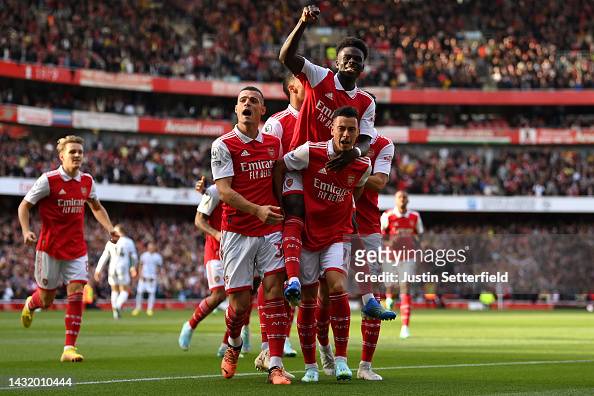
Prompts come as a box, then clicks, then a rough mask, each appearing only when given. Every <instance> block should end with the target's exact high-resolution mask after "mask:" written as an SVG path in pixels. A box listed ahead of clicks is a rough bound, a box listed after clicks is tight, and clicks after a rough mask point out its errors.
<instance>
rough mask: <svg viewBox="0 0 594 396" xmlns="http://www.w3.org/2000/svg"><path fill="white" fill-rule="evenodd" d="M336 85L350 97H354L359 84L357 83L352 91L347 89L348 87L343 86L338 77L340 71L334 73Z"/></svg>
mask: <svg viewBox="0 0 594 396" xmlns="http://www.w3.org/2000/svg"><path fill="white" fill-rule="evenodd" d="M334 85H336V89H339V90H341V91H344V92H346V94H347V95H349V97H350V98H351V99H352V98H354V97H355V95H357V86H356V85H355V88H353V89H351V90H350V91H347V90H346V89H344V88H343V86H342V84H341V83H340V80H339V79H338V73H336V74H335V75H334Z"/></svg>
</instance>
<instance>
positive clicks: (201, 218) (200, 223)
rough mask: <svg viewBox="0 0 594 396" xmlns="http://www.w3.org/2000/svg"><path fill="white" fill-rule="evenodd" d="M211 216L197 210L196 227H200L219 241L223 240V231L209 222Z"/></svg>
mask: <svg viewBox="0 0 594 396" xmlns="http://www.w3.org/2000/svg"><path fill="white" fill-rule="evenodd" d="M209 217H210V216H208V215H206V214H204V213H202V212H200V211H196V217H195V218H194V225H195V226H196V228H198V229H199V230H200V231H202V232H203V233H205V234H208V235H210V236H211V237H213V238H214V239H216V240H217V241H220V240H221V232H220V231H219V230H217V229H215V228H214V227H212V226H211V225H210V224H208V218H209Z"/></svg>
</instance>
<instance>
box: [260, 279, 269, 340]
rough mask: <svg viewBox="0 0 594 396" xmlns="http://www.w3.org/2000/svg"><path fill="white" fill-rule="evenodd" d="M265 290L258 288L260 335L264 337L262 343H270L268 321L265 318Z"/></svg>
mask: <svg viewBox="0 0 594 396" xmlns="http://www.w3.org/2000/svg"><path fill="white" fill-rule="evenodd" d="M264 301H265V300H264V288H263V287H262V286H260V287H259V288H258V317H259V318H260V334H261V335H262V342H268V336H267V335H266V319H265V316H264Z"/></svg>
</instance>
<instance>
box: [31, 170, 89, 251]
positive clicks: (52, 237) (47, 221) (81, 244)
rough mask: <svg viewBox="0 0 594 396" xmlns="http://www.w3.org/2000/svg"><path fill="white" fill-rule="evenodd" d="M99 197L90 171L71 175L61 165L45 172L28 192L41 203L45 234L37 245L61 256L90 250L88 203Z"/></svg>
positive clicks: (37, 202) (42, 224)
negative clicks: (87, 217)
mask: <svg viewBox="0 0 594 396" xmlns="http://www.w3.org/2000/svg"><path fill="white" fill-rule="evenodd" d="M96 198H97V193H96V192H95V183H94V181H93V177H91V175H89V174H87V173H82V172H79V173H78V175H76V176H75V177H70V176H68V174H66V172H65V171H64V169H63V168H62V167H61V166H60V168H58V169H56V170H53V171H51V172H46V173H44V174H43V175H41V176H40V177H39V178H38V179H37V181H36V182H35V184H34V185H33V187H31V190H29V192H28V193H27V195H25V201H27V202H29V203H31V204H33V205H35V204H38V205H39V214H40V215H41V234H40V235H39V239H38V240H37V248H36V249H37V250H38V251H42V252H45V253H47V254H48V255H49V256H51V257H53V258H56V259H58V260H74V259H76V258H79V257H82V256H84V255H85V254H87V243H86V242H85V236H84V223H85V203H86V202H87V200H89V199H96Z"/></svg>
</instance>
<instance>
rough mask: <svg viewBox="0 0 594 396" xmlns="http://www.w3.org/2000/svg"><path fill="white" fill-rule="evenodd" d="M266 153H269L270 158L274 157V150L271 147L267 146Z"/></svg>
mask: <svg viewBox="0 0 594 396" xmlns="http://www.w3.org/2000/svg"><path fill="white" fill-rule="evenodd" d="M268 155H270V158H276V150H275V149H274V148H272V147H268Z"/></svg>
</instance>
